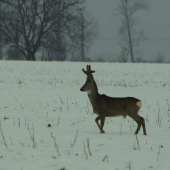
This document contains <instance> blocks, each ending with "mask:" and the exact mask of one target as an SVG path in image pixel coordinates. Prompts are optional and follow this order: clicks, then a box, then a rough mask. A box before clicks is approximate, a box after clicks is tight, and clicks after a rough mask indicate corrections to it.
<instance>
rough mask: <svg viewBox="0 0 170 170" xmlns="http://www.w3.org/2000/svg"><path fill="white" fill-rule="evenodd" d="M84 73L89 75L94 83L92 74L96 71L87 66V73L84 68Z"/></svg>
mask: <svg viewBox="0 0 170 170" xmlns="http://www.w3.org/2000/svg"><path fill="white" fill-rule="evenodd" d="M82 71H83V72H84V74H86V75H87V77H88V78H89V79H90V80H91V81H94V79H93V75H92V73H94V72H95V71H94V70H91V66H90V65H87V66H86V71H85V70H84V69H83V68H82Z"/></svg>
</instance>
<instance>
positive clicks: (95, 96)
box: [87, 82, 99, 105]
mask: <svg viewBox="0 0 170 170" xmlns="http://www.w3.org/2000/svg"><path fill="white" fill-rule="evenodd" d="M87 94H88V97H89V100H90V102H91V104H92V105H93V104H94V103H95V102H96V100H97V99H98V97H99V93H98V88H97V85H96V82H94V86H93V88H92V89H91V90H90V91H88V92H87Z"/></svg>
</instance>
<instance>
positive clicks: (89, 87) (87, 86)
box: [80, 65, 95, 93]
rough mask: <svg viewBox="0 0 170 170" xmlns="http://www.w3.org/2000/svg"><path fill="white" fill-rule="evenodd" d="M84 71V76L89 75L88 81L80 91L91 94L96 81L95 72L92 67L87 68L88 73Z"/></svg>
mask: <svg viewBox="0 0 170 170" xmlns="http://www.w3.org/2000/svg"><path fill="white" fill-rule="evenodd" d="M82 71H83V72H84V74H86V75H87V80H86V82H85V84H84V85H83V87H82V88H81V89H80V91H83V92H84V91H86V92H89V93H90V92H91V90H92V88H93V86H94V79H93V75H92V73H94V72H95V71H93V70H91V66H90V65H87V66H86V71H85V70H84V69H82Z"/></svg>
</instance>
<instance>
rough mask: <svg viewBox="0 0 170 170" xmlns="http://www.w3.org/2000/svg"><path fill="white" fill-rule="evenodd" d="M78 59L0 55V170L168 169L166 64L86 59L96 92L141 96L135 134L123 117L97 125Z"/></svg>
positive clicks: (169, 74) (169, 80) (169, 86)
mask: <svg viewBox="0 0 170 170" xmlns="http://www.w3.org/2000/svg"><path fill="white" fill-rule="evenodd" d="M86 64H87V63H69V62H13V61H1V62H0V93H1V97H0V124H1V126H0V170H92V169H93V170H95V169H97V170H103V169H105V170H106V169H107V170H152V169H153V170H170V65H168V64H163V65H159V64H118V63H91V66H92V69H93V70H95V71H96V73H94V78H95V80H96V82H97V84H98V88H99V93H102V94H103V93H105V94H106V95H109V96H113V97H116V96H117V97H123V96H124V97H125V96H133V97H136V98H139V99H141V100H142V103H143V106H142V108H141V110H140V112H139V114H140V115H141V116H142V117H144V118H145V121H146V131H147V134H148V135H147V136H144V135H143V132H142V129H141V130H140V131H139V134H138V135H137V137H136V135H134V131H135V130H136V123H135V122H134V121H132V119H131V118H129V117H127V118H126V119H123V118H122V117H117V118H107V119H106V122H105V126H104V130H105V132H106V133H105V134H100V133H99V129H98V127H97V126H96V123H95V121H94V120H95V118H96V115H94V114H93V113H92V107H91V104H90V103H89V99H88V97H87V94H86V93H82V92H80V88H81V87H82V85H83V84H84V82H85V79H86V75H85V74H83V72H82V71H81V69H82V68H85V66H86ZM49 124H50V125H51V126H52V127H47V126H48V125H49ZM3 136H4V138H3ZM4 140H5V141H6V143H5V141H4ZM88 144H89V145H88Z"/></svg>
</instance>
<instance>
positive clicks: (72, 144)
mask: <svg viewBox="0 0 170 170" xmlns="http://www.w3.org/2000/svg"><path fill="white" fill-rule="evenodd" d="M77 135H78V130H77V132H76V136H75V138H74V141H73V143H71V142H70V145H71V148H72V147H73V146H74V145H75V143H76V140H77Z"/></svg>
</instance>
